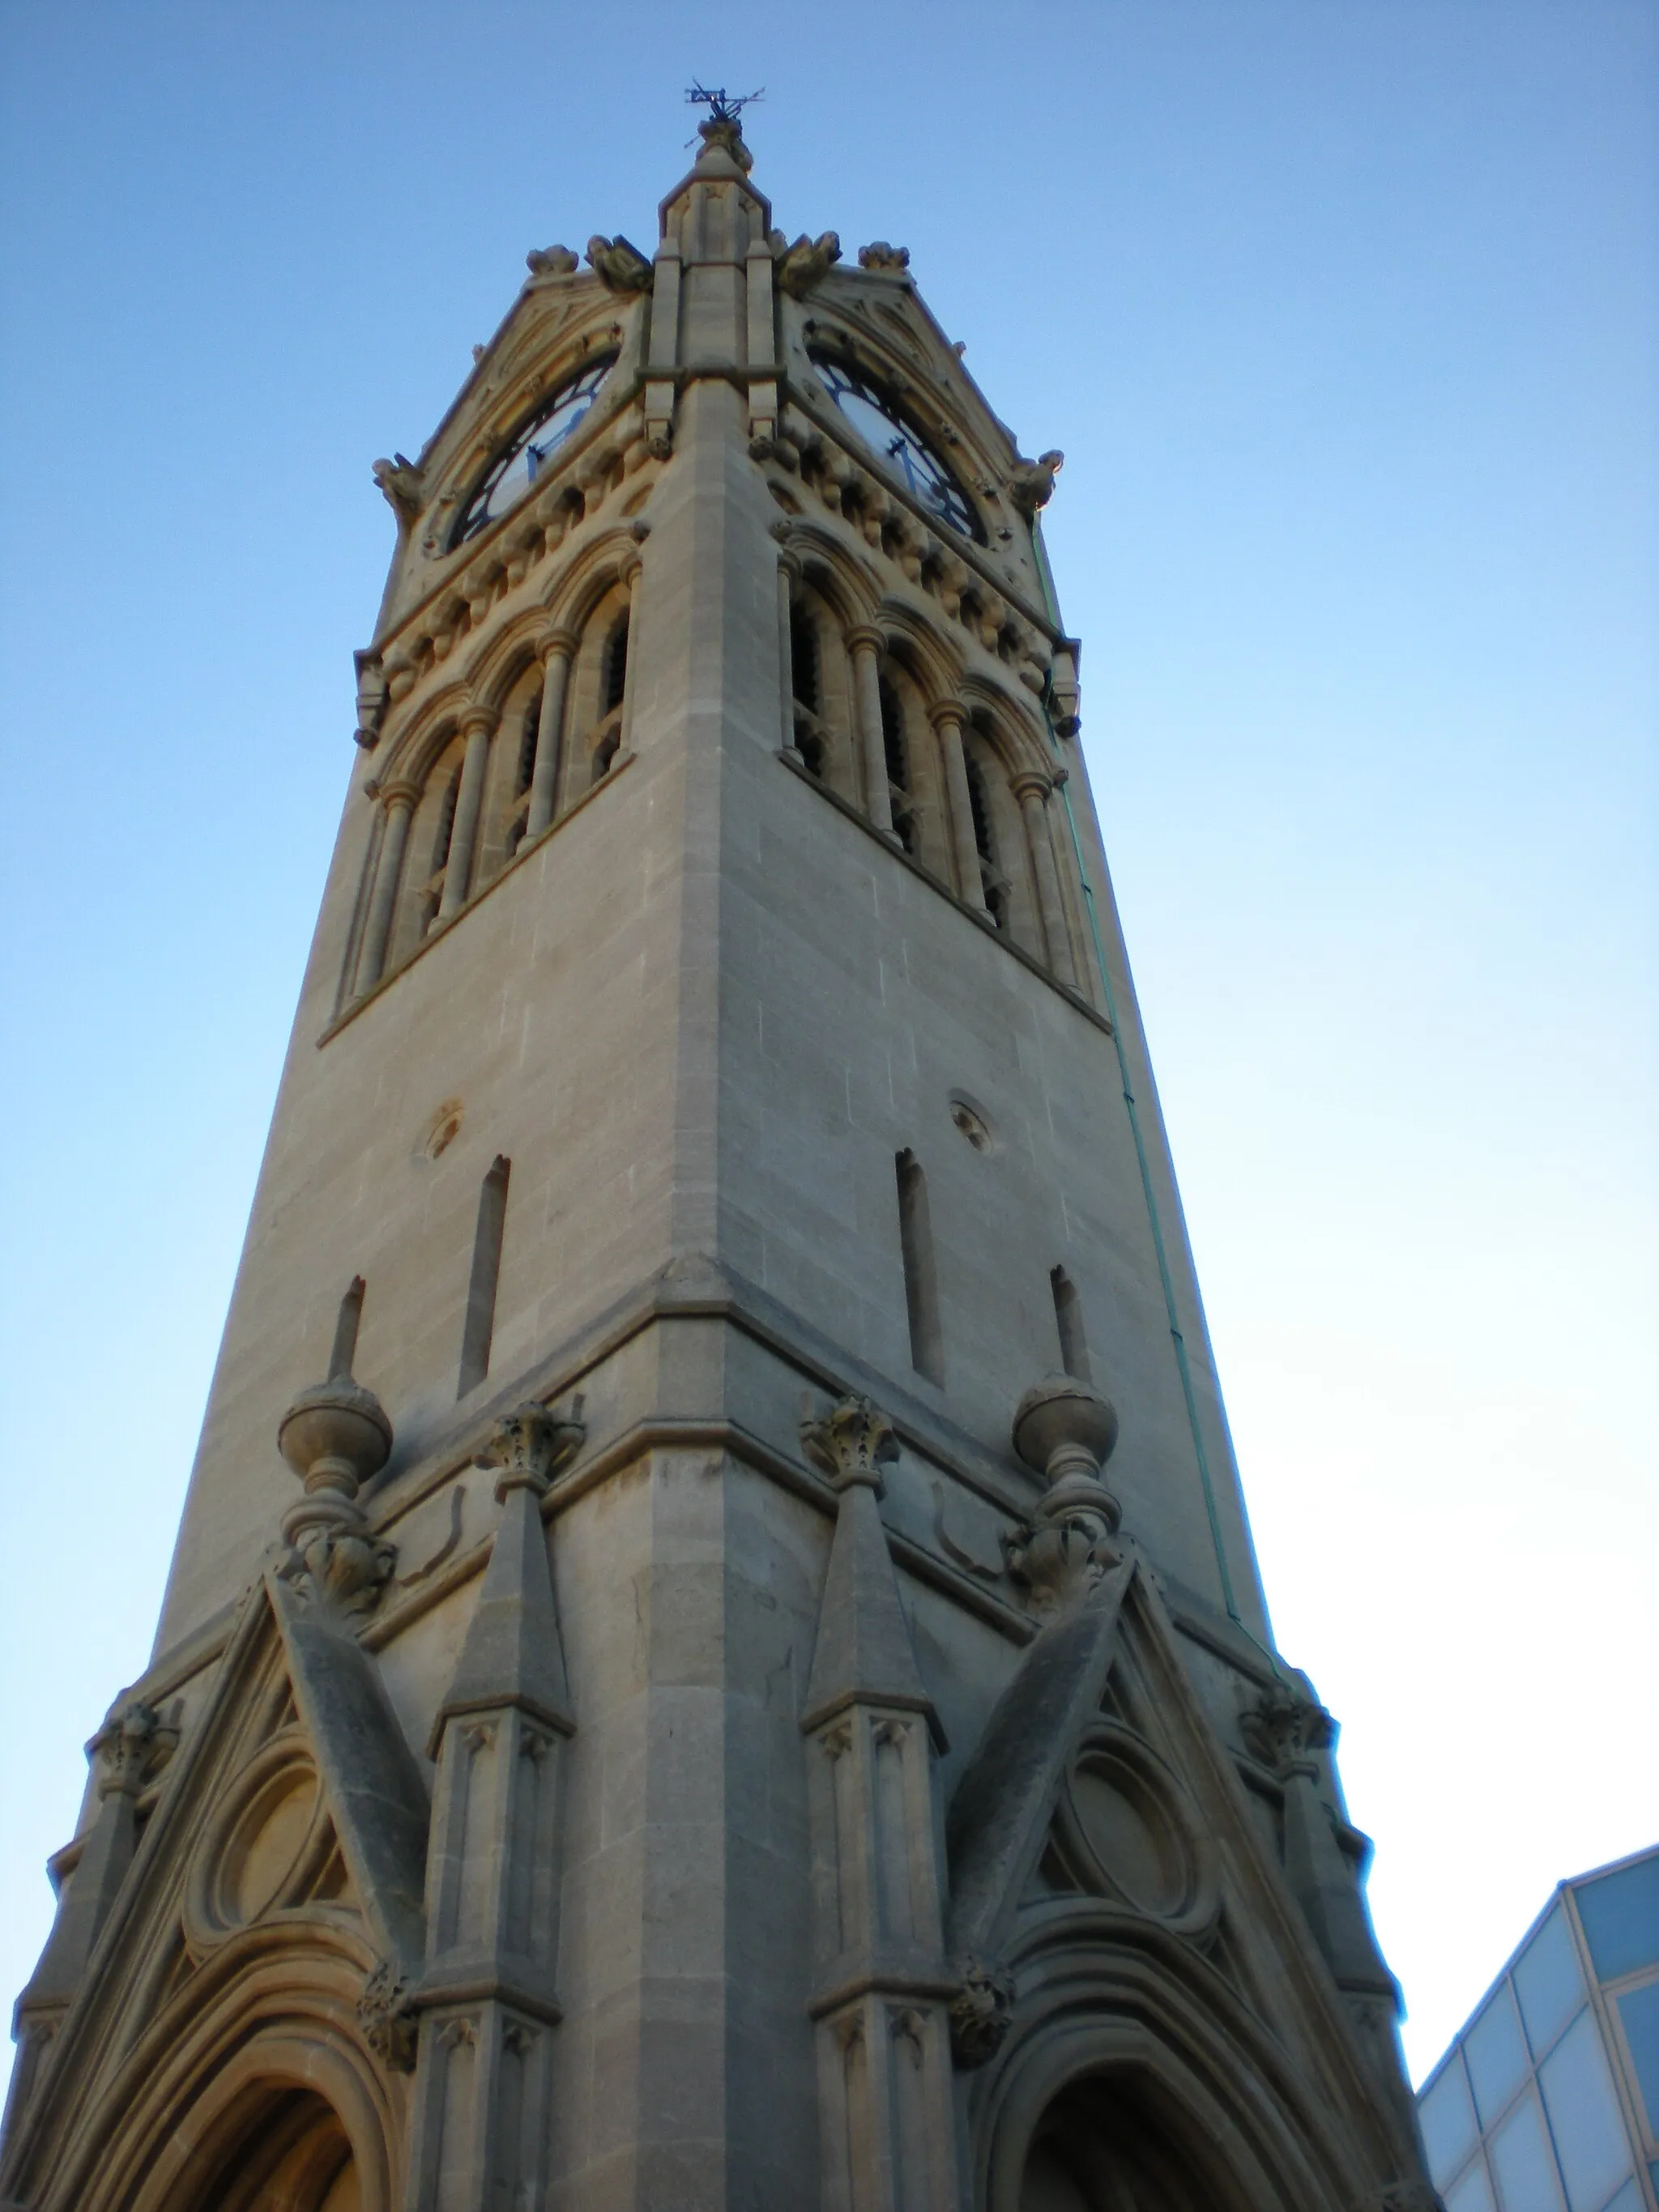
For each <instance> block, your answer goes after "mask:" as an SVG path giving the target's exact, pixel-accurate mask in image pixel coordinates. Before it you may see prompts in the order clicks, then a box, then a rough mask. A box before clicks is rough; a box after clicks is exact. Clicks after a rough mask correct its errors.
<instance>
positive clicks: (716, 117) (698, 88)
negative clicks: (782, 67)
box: [685, 84, 766, 130]
mask: <svg viewBox="0 0 1659 2212" xmlns="http://www.w3.org/2000/svg"><path fill="white" fill-rule="evenodd" d="M685 97H686V100H687V101H688V102H689V104H690V106H693V107H706V108H707V109H708V121H709V122H710V123H729V124H730V125H732V129H733V130H736V129H738V127H739V125H740V122H741V118H742V116H743V111H744V108H745V107H747V106H749V105H750V101H751V100H764V99H765V97H766V87H765V86H764V85H762V87H761V88H760V89H759V91H758V92H737V93H733V92H728V91H727V90H726V87H725V86H724V85H721V86H720V89H719V90H718V91H717V92H711V91H710V90H709V89H708V86H707V85H703V84H694V85H692V86H691V87H690V88H689V89H688V91H687V93H686V95H685ZM700 127H701V128H704V129H706V128H707V125H701V126H700Z"/></svg>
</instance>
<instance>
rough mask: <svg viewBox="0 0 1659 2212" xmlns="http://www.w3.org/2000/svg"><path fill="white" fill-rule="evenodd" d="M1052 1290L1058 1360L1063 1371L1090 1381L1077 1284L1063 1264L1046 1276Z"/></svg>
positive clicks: (1087, 1348) (1076, 1377) (1091, 1379)
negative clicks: (1058, 1339)
mask: <svg viewBox="0 0 1659 2212" xmlns="http://www.w3.org/2000/svg"><path fill="white" fill-rule="evenodd" d="M1048 1282H1049V1285H1050V1287H1051V1288H1052V1289H1053V1291H1054V1327H1055V1328H1056V1329H1058V1331H1059V1332H1060V1365H1061V1366H1062V1367H1063V1368H1064V1369H1065V1370H1066V1373H1067V1374H1068V1375H1070V1376H1073V1377H1074V1378H1075V1379H1076V1380H1077V1381H1078V1382H1079V1383H1092V1382H1093V1380H1094V1377H1093V1376H1091V1374H1090V1372H1089V1340H1088V1338H1087V1337H1086V1336H1085V1334H1084V1329H1083V1301H1082V1299H1081V1298H1080V1297H1079V1296H1078V1294H1077V1285H1076V1284H1075V1283H1074V1282H1073V1280H1072V1279H1071V1277H1070V1276H1069V1275H1068V1274H1067V1273H1066V1270H1065V1268H1064V1267H1055V1268H1054V1269H1053V1270H1052V1271H1051V1272H1050V1273H1049V1276H1048Z"/></svg>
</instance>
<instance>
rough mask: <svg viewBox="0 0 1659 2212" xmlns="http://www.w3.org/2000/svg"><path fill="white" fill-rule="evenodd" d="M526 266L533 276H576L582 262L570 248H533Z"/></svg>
mask: <svg viewBox="0 0 1659 2212" xmlns="http://www.w3.org/2000/svg"><path fill="white" fill-rule="evenodd" d="M524 265H525V267H526V269H527V270H529V271H530V273H531V275H532V276H574V275H575V273H576V271H577V270H578V269H580V267H581V263H580V260H579V259H578V258H577V257H576V256H575V255H574V253H573V252H571V251H570V248H569V247H568V246H532V248H531V250H530V252H528V253H526V256H525V258H524Z"/></svg>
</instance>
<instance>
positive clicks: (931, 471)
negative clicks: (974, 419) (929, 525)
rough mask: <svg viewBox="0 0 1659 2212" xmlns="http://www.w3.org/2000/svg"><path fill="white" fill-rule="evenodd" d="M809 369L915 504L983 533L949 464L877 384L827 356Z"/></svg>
mask: <svg viewBox="0 0 1659 2212" xmlns="http://www.w3.org/2000/svg"><path fill="white" fill-rule="evenodd" d="M812 366H813V368H816V369H817V373H818V374H819V376H820V377H821V378H822V379H823V386H824V389H825V390H826V391H827V392H829V397H830V398H832V399H833V400H834V401H835V403H836V406H837V407H838V408H839V409H840V410H841V412H842V415H844V416H846V418H847V420H848V422H850V423H851V424H852V426H853V428H854V429H855V430H856V431H857V432H858V434H859V435H860V438H862V439H863V441H864V442H865V444H866V446H868V447H870V449H871V450H872V453H875V455H876V456H877V458H878V459H879V460H880V461H881V463H882V465H883V466H884V468H885V469H886V470H887V471H888V472H889V474H890V475H891V476H896V477H897V478H898V480H899V482H900V483H902V484H903V485H904V487H905V489H907V490H908V492H909V494H910V496H911V497H912V498H913V499H914V500H915V501H917V502H918V504H919V505H921V507H924V508H925V509H926V510H927V513H929V514H931V515H933V516H934V517H935V518H936V519H937V520H939V521H940V522H943V523H946V524H948V525H949V526H950V527H951V529H952V530H957V531H960V532H961V533H962V535H963V537H964V538H978V537H980V536H981V535H982V534H983V533H982V532H981V527H980V520H979V517H978V515H977V514H976V513H975V511H974V507H973V504H972V502H971V501H969V497H968V495H967V493H966V492H964V491H963V489H962V487H961V485H960V484H959V483H957V480H956V478H955V477H954V476H952V474H951V471H950V468H949V466H948V465H947V464H946V463H945V461H944V460H942V459H940V457H939V454H938V453H935V452H934V451H933V447H931V446H930V445H929V444H928V442H927V439H926V438H924V437H923V436H922V435H921V432H920V431H919V430H918V429H916V428H915V427H914V425H913V424H911V423H909V422H906V420H905V419H904V417H903V416H902V414H900V412H899V410H898V408H897V406H896V404H895V403H894V402H893V401H892V400H891V399H890V398H888V396H887V394H886V393H885V392H883V391H882V390H881V389H880V388H879V386H876V385H873V384H871V383H870V382H868V381H867V380H866V378H864V377H862V376H860V374H859V372H858V370H857V369H855V368H849V367H848V364H847V363H846V362H844V361H839V360H837V359H836V357H835V356H833V355H831V354H814V355H813V356H812Z"/></svg>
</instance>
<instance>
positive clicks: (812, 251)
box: [778, 230, 841, 300]
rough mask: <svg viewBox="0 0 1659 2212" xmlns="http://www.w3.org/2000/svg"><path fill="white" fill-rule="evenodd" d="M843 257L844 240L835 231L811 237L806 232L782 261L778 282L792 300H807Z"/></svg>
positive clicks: (782, 257)
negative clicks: (806, 297)
mask: <svg viewBox="0 0 1659 2212" xmlns="http://www.w3.org/2000/svg"><path fill="white" fill-rule="evenodd" d="M840 259H841V240H840V239H839V237H838V236H837V235H836V233H835V232H834V231H833V230H826V231H824V232H823V234H821V235H820V236H819V237H817V238H808V237H807V236H806V234H805V232H804V231H803V233H802V234H801V235H800V236H799V238H798V239H797V240H795V242H794V244H793V246H790V247H789V248H788V249H787V252H785V253H784V254H783V255H782V256H781V258H780V260H779V262H778V282H779V283H780V284H781V285H782V287H783V289H784V290H785V291H786V292H787V293H788V294H789V295H790V297H791V298H792V299H795V300H801V299H805V296H806V295H807V293H809V292H810V291H811V289H812V287H813V286H814V285H815V284H821V283H823V279H824V277H825V276H826V275H827V274H828V273H829V270H830V269H831V268H832V267H833V265H834V264H836V262H837V261H839V260H840Z"/></svg>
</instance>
